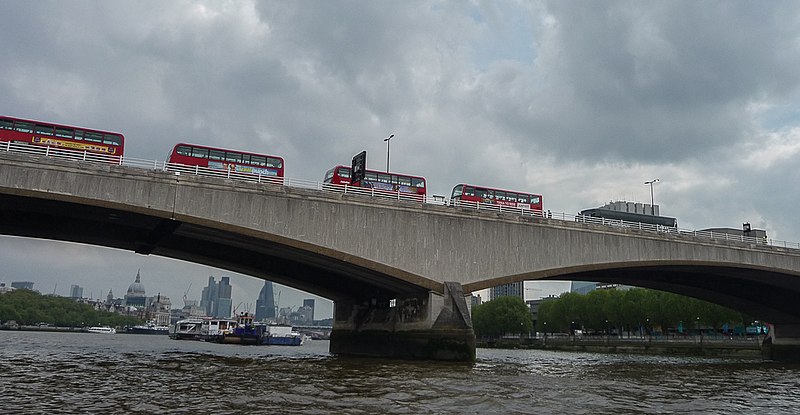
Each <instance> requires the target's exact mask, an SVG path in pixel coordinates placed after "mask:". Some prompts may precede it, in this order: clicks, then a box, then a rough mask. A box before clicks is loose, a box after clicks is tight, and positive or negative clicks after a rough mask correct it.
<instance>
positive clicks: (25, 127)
mask: <svg viewBox="0 0 800 415" xmlns="http://www.w3.org/2000/svg"><path fill="white" fill-rule="evenodd" d="M0 141H2V142H11V143H25V144H33V145H37V146H50V147H55V148H59V149H66V150H74V151H85V152H88V153H93V154H102V155H105V156H113V157H115V158H116V157H122V155H123V152H124V149H125V137H124V136H123V135H122V134H120V133H113V132H110V131H101V130H93V129H90V128H83V127H73V126H69V125H61V124H53V123H49V122H43V121H34V120H26V119H22V118H14V117H8V116H0ZM115 160H116V159H115Z"/></svg>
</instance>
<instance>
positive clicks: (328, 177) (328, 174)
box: [322, 169, 333, 183]
mask: <svg viewBox="0 0 800 415" xmlns="http://www.w3.org/2000/svg"><path fill="white" fill-rule="evenodd" d="M332 180H333V169H330V170H328V171H326V172H325V178H324V179H322V181H323V182H325V183H330V182H331V181H332Z"/></svg>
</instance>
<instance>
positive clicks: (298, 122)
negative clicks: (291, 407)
mask: <svg viewBox="0 0 800 415" xmlns="http://www.w3.org/2000/svg"><path fill="white" fill-rule="evenodd" d="M0 6H2V10H3V16H4V17H5V19H4V21H3V25H0V50H3V53H4V58H3V59H2V60H0V96H2V100H0V113H3V114H9V115H17V116H22V117H29V118H36V119H43V120H49V121H54V122H62V123H65V124H78V125H83V126H87V127H96V128H102V129H110V130H116V131H121V132H123V133H124V134H125V135H126V137H127V140H128V141H127V148H126V154H127V155H128V156H129V157H134V158H142V159H159V160H163V159H164V158H165V156H166V155H167V152H168V151H169V149H170V148H171V147H172V146H173V145H174V144H175V143H177V142H179V141H188V142H197V143H203V144H211V145H216V146H220V147H227V148H238V149H245V150H252V151H257V152H264V153H269V154H275V155H280V156H283V157H284V158H285V159H286V166H287V176H289V177H292V178H300V179H306V180H319V179H320V178H321V177H322V175H323V174H324V172H325V171H326V170H327V169H328V168H330V167H332V166H333V165H335V164H343V163H344V164H346V163H349V161H350V158H351V157H352V156H353V155H354V154H356V153H358V152H360V151H361V150H367V151H368V153H369V156H368V165H369V167H370V168H374V169H383V168H384V167H385V162H386V160H385V154H386V144H385V143H384V142H383V141H382V139H383V138H384V137H386V136H388V135H389V134H395V138H394V139H393V141H392V143H391V145H392V152H391V156H392V158H391V165H392V170H396V171H401V172H406V173H413V174H419V175H423V176H425V177H426V178H427V179H428V183H429V192H430V193H431V194H449V192H450V189H452V186H453V185H455V184H456V183H463V182H472V183H477V184H484V185H489V186H494V187H501V188H509V189H518V190H524V191H531V192H537V193H542V194H544V196H545V197H544V200H545V206H546V208H547V209H552V210H554V211H564V212H576V211H578V210H580V209H584V208H588V207H595V206H597V205H599V204H602V203H605V202H607V201H609V200H610V199H619V198H626V199H629V200H637V201H644V200H646V201H649V196H650V195H649V192H648V188H647V187H646V186H644V185H643V181H645V180H650V179H653V178H655V177H660V178H661V179H662V182H661V183H660V184H659V185H658V187H657V188H656V203H660V204H661V205H662V211H663V212H664V213H665V214H669V215H672V216H677V217H678V218H679V223H680V224H685V225H686V226H691V227H699V228H702V227H709V226H734V225H736V224H737V223H739V222H741V221H743V220H751V221H753V222H754V223H756V221H760V222H758V223H760V224H763V226H765V227H771V228H770V232H771V234H777V235H782V236H781V237H782V238H784V239H800V236H798V235H800V227H798V225H797V224H796V223H794V221H792V220H791V217H792V216H791V215H790V214H788V213H787V212H786V210H785V209H784V207H785V206H790V205H797V204H798V203H800V200H798V199H800V195H797V194H794V192H793V191H791V190H788V191H787V190H785V189H786V186H781V185H778V183H786V181H787V180H789V179H790V178H791V179H794V178H795V177H794V176H796V174H795V173H794V170H796V169H795V168H794V167H793V166H796V165H797V164H798V163H800V153H798V151H796V150H795V148H796V146H795V143H797V142H798V141H800V134H798V133H797V132H796V131H794V130H793V129H792V127H793V126H794V125H797V123H798V121H800V118H798V113H797V111H796V110H793V109H794V108H796V107H797V103H798V102H800V97H799V96H798V83H799V82H800V79H798V78H800V72H798V71H797V70H796V68H797V67H798V63H800V50H798V48H800V42H798V39H799V38H800V24H798V23H800V22H799V20H800V13H798V8H800V4H798V3H796V2H769V3H763V2H760V3H756V2H744V1H713V2H695V1H669V2H642V1H603V2H578V1H556V2H514V1H504V2H481V1H477V2H469V3H466V2H447V1H443V2H433V3H431V2H422V1H408V2H405V1H404V2H366V1H365V2H355V1H319V2H288V1H255V2H249V1H233V2H215V1H209V2H200V1H170V2H163V1H137V2H129V1H69V2H64V1H36V2H30V1H2V2H0ZM765 122H766V123H769V125H763V123H765ZM776 154H781V155H782V156H781V157H776ZM742 194H744V195H746V196H744V197H743V196H742ZM743 200H744V201H743ZM748 218H749V219H748ZM759 226H761V225H759ZM3 243H4V244H15V246H17V244H19V242H18V241H17V240H13V241H10V240H8V239H6V240H4V241H3ZM37 246H38V247H45V249H47V250H51V249H52V245H37ZM6 252H9V251H8V250H6ZM94 255H95V254H94V253H90V254H87V257H93V256H94ZM109 255H122V254H119V253H116V252H115V253H113V254H109ZM0 256H3V251H2V250H0ZM131 258H133V259H131ZM136 258H139V257H135V256H131V257H129V258H126V259H125V261H130V263H129V262H125V263H126V264H129V265H130V264H132V263H136V262H137V259H136ZM0 259H2V260H3V262H4V263H5V264H6V267H7V268H11V267H14V269H15V270H17V271H19V272H20V273H23V274H24V273H25V272H27V271H26V267H27V264H24V263H22V262H20V261H15V260H14V258H13V255H10V254H6V255H5V256H3V258H0ZM115 262H116V263H120V262H119V261H112V263H115ZM55 263H56V262H54V264H55ZM14 264H16V265H14ZM53 266H55V265H53ZM130 266H133V265H130ZM104 269H105V271H102V272H101V271H100V270H98V271H96V272H94V273H96V274H101V273H104V274H105V275H108V274H109V272H108V269H109V267H108V266H107V265H104ZM164 269H170V270H171V271H170V272H173V271H174V268H171V267H170V266H166V265H164ZM134 271H135V270H134ZM130 272H132V271H131V270H127V272H126V273H125V275H130ZM193 272H194V271H192V273H193ZM153 273H156V271H153ZM201 278H207V275H202V276H201ZM128 280H129V278H128V277H125V279H124V284H128V283H129V281H128ZM125 286H127V285H125ZM179 294H180V292H179V291H178V288H175V289H174V291H173V292H172V293H171V297H175V296H176V295H179Z"/></svg>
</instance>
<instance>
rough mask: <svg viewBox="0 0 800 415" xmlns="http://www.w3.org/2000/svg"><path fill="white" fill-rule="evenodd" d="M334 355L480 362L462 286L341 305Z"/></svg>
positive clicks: (336, 309) (333, 340)
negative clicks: (477, 358)
mask: <svg viewBox="0 0 800 415" xmlns="http://www.w3.org/2000/svg"><path fill="white" fill-rule="evenodd" d="M330 351H331V353H333V354H338V355H351V356H371V357H387V358H398V359H427V360H447V361H466V362H472V361H474V360H475V332H474V331H473V330H472V318H471V316H470V312H469V308H468V307H467V302H466V300H465V298H464V291H463V289H462V288H461V284H459V283H452V282H446V283H444V293H443V294H438V293H434V292H428V293H409V294H406V295H398V297H397V298H396V299H395V301H394V302H393V303H392V302H391V301H389V300H379V299H369V300H367V301H360V302H356V301H341V300H340V301H336V302H335V304H334V322H333V330H332V331H331V345H330Z"/></svg>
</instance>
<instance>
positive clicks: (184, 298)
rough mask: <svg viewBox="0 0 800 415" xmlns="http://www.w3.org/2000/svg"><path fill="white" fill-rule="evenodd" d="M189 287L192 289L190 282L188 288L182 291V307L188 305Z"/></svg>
mask: <svg viewBox="0 0 800 415" xmlns="http://www.w3.org/2000/svg"><path fill="white" fill-rule="evenodd" d="M191 289H192V283H191V282H190V283H189V288H187V289H186V291H184V292H183V306H184V307H186V306H188V305H189V303H188V299H189V290H191Z"/></svg>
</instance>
